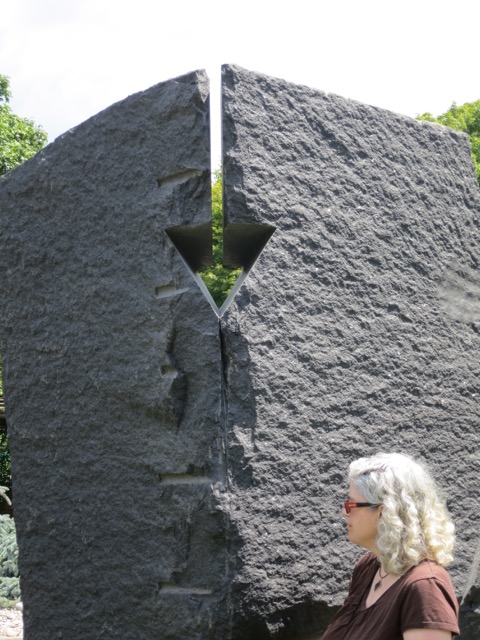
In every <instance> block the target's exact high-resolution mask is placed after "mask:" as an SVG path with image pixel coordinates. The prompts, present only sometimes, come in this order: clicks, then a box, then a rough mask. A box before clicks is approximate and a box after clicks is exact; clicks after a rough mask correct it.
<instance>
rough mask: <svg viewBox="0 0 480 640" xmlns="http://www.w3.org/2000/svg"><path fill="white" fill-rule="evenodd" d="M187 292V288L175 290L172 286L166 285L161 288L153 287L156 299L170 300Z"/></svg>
mask: <svg viewBox="0 0 480 640" xmlns="http://www.w3.org/2000/svg"><path fill="white" fill-rule="evenodd" d="M189 290H190V289H189V287H183V288H182V289H177V287H176V286H175V285H173V284H166V285H163V286H158V287H155V296H156V297H157V298H172V297H173V296H179V295H181V294H182V293H186V292H187V291H189Z"/></svg>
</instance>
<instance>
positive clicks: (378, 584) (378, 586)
mask: <svg viewBox="0 0 480 640" xmlns="http://www.w3.org/2000/svg"><path fill="white" fill-rule="evenodd" d="M389 575H390V574H389V573H386V574H385V575H384V576H382V572H381V570H380V567H378V577H379V578H380V580H379V581H378V582H376V583H375V584H374V586H373V590H374V591H376V590H377V589H380V587H381V586H382V580H385V578H386V577H387V576H389Z"/></svg>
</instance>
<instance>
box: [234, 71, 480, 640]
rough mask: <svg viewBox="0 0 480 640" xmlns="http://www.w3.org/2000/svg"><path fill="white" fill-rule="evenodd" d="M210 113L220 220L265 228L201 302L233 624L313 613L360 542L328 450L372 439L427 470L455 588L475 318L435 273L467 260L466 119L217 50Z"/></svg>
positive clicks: (361, 451) (357, 451)
mask: <svg viewBox="0 0 480 640" xmlns="http://www.w3.org/2000/svg"><path fill="white" fill-rule="evenodd" d="M223 127H224V130H223V143H224V165H223V168H224V197H225V204H226V215H227V219H228V223H229V224H232V225H234V224H244V223H247V222H248V223H251V222H256V223H259V224H264V225H271V226H273V227H275V229H276V231H275V233H274V234H273V236H272V237H271V239H270V241H269V242H268V244H267V245H266V248H265V249H264V251H263V253H262V254H261V255H260V257H259V259H258V261H257V262H256V264H255V265H254V267H253V269H252V270H251V272H250V275H249V277H248V278H247V279H246V281H245V283H244V285H243V287H242V289H241V290H240V291H239V293H238V294H237V297H236V298H235V300H234V302H233V303H232V305H231V306H230V307H229V309H228V310H227V312H226V313H225V315H224V316H223V318H222V321H221V324H222V335H223V340H224V344H225V354H224V359H225V369H226V385H227V387H226V395H227V398H228V415H227V432H228V436H227V437H228V443H227V444H228V458H227V460H228V474H229V477H230V478H231V496H230V503H229V504H230V509H231V517H232V521H233V526H234V527H235V528H236V530H237V545H238V550H239V556H238V559H237V567H238V574H237V575H236V576H235V581H234V593H235V594H236V601H235V602H236V616H237V617H236V621H237V622H236V624H237V627H236V633H237V635H235V636H234V637H238V638H240V637H252V638H268V637H275V638H296V639H298V638H301V637H304V634H306V635H308V634H309V633H313V632H314V631H315V629H321V628H323V626H324V625H325V624H326V623H327V622H328V619H329V618H330V617H331V615H332V613H333V611H334V609H335V607H336V606H338V605H339V604H341V602H342V600H343V598H344V596H345V594H346V588H347V586H348V580H349V575H350V572H351V569H352V567H353V563H354V559H355V558H356V557H358V556H359V554H361V553H362V551H361V549H359V548H353V547H352V545H350V544H349V543H348V542H347V541H346V532H345V527H344V523H343V520H342V518H341V504H342V501H343V500H344V499H345V496H346V491H347V487H346V485H345V473H346V469H347V467H348V463H349V462H350V460H352V459H353V458H355V457H358V456H361V455H368V454H373V453H374V452H377V451H382V450H386V451H395V450H398V451H403V452H406V453H409V454H413V455H418V456H421V457H422V458H424V459H426V460H427V461H428V463H429V464H430V466H431V468H432V470H433V473H434V475H435V476H436V477H437V478H438V480H439V482H440V484H441V485H443V487H444V488H445V490H446V492H447V495H448V500H449V505H450V509H451V511H452V513H453V516H454V519H455V522H456V525H457V528H458V547H457V552H456V562H455V565H454V566H453V567H452V574H453V578H454V582H455V585H456V588H457V591H458V593H459V595H461V594H462V592H463V591H464V589H465V588H467V589H469V588H470V587H471V586H472V585H471V584H470V585H469V584H468V582H469V573H470V568H471V563H472V561H473V556H474V552H475V546H476V544H477V539H478V528H479V521H480V516H479V515H477V513H476V509H475V508H474V505H473V501H474V496H475V495H476V492H477V485H478V468H479V435H478V399H479V391H480V358H479V355H480V350H479V346H480V336H479V333H480V324H479V323H478V316H477V321H476V322H472V321H471V318H462V316H461V314H460V316H458V315H457V316H456V315H455V314H451V313H449V309H448V306H449V305H448V304H446V300H448V299H451V298H452V295H453V296H456V297H457V300H458V299H459V298H462V297H468V293H467V291H466V289H465V291H464V292H462V290H461V289H460V290H459V289H458V286H457V287H456V290H453V289H452V290H451V291H450V290H449V288H448V286H447V285H446V283H448V281H449V280H451V278H450V275H449V274H452V273H457V272H458V271H460V273H461V272H462V269H463V272H464V273H467V272H468V270H469V269H470V270H471V269H474V270H476V269H477V268H478V240H479V234H478V230H479V213H480V197H479V196H480V193H479V189H478V184H477V182H476V179H475V175H474V170H473V166H472V162H471V159H470V153H469V144H468V139H467V137H466V136H465V135H464V134H459V133H457V132H454V131H452V130H450V129H447V128H445V127H440V126H438V125H432V124H430V123H425V122H418V121H415V120H413V119H410V118H407V117H403V116H400V115H397V114H394V113H390V112H387V111H384V110H381V109H377V108H373V107H370V106H367V105H364V104H359V103H356V102H354V101H351V100H346V99H344V98H341V97H339V96H335V95H329V94H326V93H323V92H321V91H316V90H313V89H309V88H307V87H303V86H297V85H294V84H291V83H288V82H285V81H282V80H279V79H275V78H270V77H267V76H264V75H261V74H257V73H252V72H249V71H245V70H243V69H240V68H238V67H234V66H227V67H225V68H224V69H223ZM459 282H460V285H459V286H460V287H461V286H462V280H461V279H460V280H459ZM465 286H466V285H465ZM454 306H455V305H454ZM470 581H471V580H470ZM473 582H474V584H477V586H478V577H477V576H476V575H475V579H474V580H473ZM474 593H478V592H474V591H472V592H471V594H474ZM472 598H473V595H471V597H470V600H471V599H472ZM472 602H473V605H475V603H476V604H477V606H478V597H477V599H475V598H473V601H472ZM329 608H330V609H329ZM465 615H468V613H467V612H466V613H465ZM242 617H243V622H242ZM478 628H479V627H478V622H477V630H478ZM242 633H244V634H246V635H242ZM249 634H250V635H249ZM468 637H472V638H473V637H474V636H468Z"/></svg>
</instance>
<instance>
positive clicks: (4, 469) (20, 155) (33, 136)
mask: <svg viewBox="0 0 480 640" xmlns="http://www.w3.org/2000/svg"><path fill="white" fill-rule="evenodd" d="M10 97H11V93H10V81H9V79H8V78H7V76H4V75H1V74H0V176H3V175H5V174H6V173H7V172H8V171H10V170H11V169H13V168H14V167H16V166H18V165H19V164H22V162H25V160H28V158H31V157H32V156H33V155H35V153H37V151H40V149H43V147H44V146H45V145H46V143H47V134H46V132H45V131H44V130H43V129H42V128H41V127H38V126H37V125H35V123H33V122H32V121H31V120H27V119H26V118H21V117H20V116H17V115H15V114H14V113H12V110H11V109H10V106H9V104H8V103H9V101H10ZM0 397H3V385H2V360H1V354H0ZM1 418H2V420H3V416H1ZM0 484H3V485H6V486H7V487H8V488H10V487H11V476H10V454H9V451H8V439H7V436H6V434H5V433H3V431H0ZM0 499H2V498H1V492H0ZM0 594H1V589H0Z"/></svg>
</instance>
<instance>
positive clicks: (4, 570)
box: [0, 515, 20, 606]
mask: <svg viewBox="0 0 480 640" xmlns="http://www.w3.org/2000/svg"><path fill="white" fill-rule="evenodd" d="M19 599H20V581H19V578H18V545H17V534H16V530H15V521H14V519H13V518H10V517H9V516H5V515H3V516H1V515H0V606H2V605H3V603H4V600H7V601H12V600H19Z"/></svg>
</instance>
